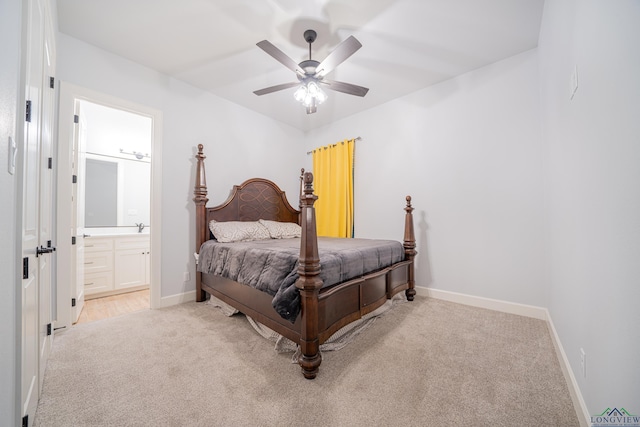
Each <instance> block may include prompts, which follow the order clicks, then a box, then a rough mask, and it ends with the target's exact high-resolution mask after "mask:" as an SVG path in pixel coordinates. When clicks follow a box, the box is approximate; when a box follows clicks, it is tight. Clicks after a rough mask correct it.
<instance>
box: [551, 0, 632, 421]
mask: <svg viewBox="0 0 640 427" xmlns="http://www.w3.org/2000/svg"><path fill="white" fill-rule="evenodd" d="M639 23H640V2H638V1H637V0H617V1H614V2H603V1H598V0H581V1H577V0H572V1H562V2H559V1H547V2H546V3H545V10H544V16H543V25H542V30H541V34H540V44H539V55H540V65H541V67H540V70H541V88H542V100H541V103H542V111H543V112H544V124H545V126H544V134H545V138H546V141H547V147H546V157H547V159H548V163H547V166H546V192H547V200H546V204H547V213H548V234H549V236H550V245H549V250H548V255H549V260H548V262H549V265H550V304H549V310H550V313H551V316H552V318H553V321H554V324H555V326H556V329H557V331H558V334H559V336H560V339H561V341H562V344H563V347H564V349H565V352H566V354H567V357H568V359H569V362H570V363H571V365H572V368H573V373H574V375H575V377H576V379H577V381H578V384H579V386H580V390H581V392H582V395H583V398H584V399H585V402H586V404H587V407H588V411H589V414H590V415H594V414H600V413H602V411H604V410H605V409H606V408H608V407H609V408H614V407H617V408H620V407H624V408H626V409H627V410H628V411H629V412H631V413H632V414H639V413H640V310H639V309H638V302H639V301H640V81H639V78H640V50H639V44H638V42H639V41H640V25H639ZM574 66H577V70H578V84H579V85H578V90H577V92H576V94H575V96H574V98H573V100H571V99H570V96H569V87H570V86H569V82H570V76H571V73H572V71H573V69H574ZM580 348H583V349H584V350H585V352H586V355H587V376H586V378H584V377H583V375H582V372H581V368H580V353H579V351H580Z"/></svg>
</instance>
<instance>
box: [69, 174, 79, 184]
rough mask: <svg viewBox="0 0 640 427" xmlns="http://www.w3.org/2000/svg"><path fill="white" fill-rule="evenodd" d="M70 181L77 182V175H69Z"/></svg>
mask: <svg viewBox="0 0 640 427" xmlns="http://www.w3.org/2000/svg"><path fill="white" fill-rule="evenodd" d="M71 183H72V184H77V183H78V175H73V176H72V177H71Z"/></svg>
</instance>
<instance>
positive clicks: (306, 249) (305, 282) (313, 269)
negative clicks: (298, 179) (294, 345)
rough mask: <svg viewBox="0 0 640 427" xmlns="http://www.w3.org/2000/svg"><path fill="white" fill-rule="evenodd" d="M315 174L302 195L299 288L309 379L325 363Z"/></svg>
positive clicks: (306, 181)
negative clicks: (320, 336)
mask: <svg viewBox="0 0 640 427" xmlns="http://www.w3.org/2000/svg"><path fill="white" fill-rule="evenodd" d="M312 183H313V175H312V174H311V173H310V172H307V173H305V174H304V192H303V193H302V195H301V198H300V208H301V213H300V215H301V222H302V224H301V226H302V235H301V242H300V260H299V263H298V275H299V276H300V277H299V278H298V280H296V287H297V288H298V289H299V290H300V304H301V311H300V314H301V317H302V319H301V320H302V328H301V331H300V332H301V333H300V350H301V354H300V356H299V358H298V363H299V364H300V367H301V368H302V374H303V375H304V377H305V378H307V379H314V378H315V377H316V375H317V373H318V368H319V367H320V363H321V362H322V356H321V354H320V341H319V339H318V291H319V290H320V288H321V287H322V279H320V257H319V255H318V236H317V234H316V212H315V208H314V207H313V204H314V203H315V201H316V200H317V199H318V196H316V195H315V194H313V187H312Z"/></svg>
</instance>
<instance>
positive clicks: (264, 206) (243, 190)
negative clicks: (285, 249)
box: [207, 178, 300, 224]
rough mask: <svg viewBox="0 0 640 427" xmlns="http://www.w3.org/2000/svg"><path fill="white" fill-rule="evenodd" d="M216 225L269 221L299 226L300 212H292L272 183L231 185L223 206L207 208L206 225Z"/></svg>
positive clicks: (256, 180) (260, 180)
mask: <svg viewBox="0 0 640 427" xmlns="http://www.w3.org/2000/svg"><path fill="white" fill-rule="evenodd" d="M212 219H215V220H216V221H257V220H259V219H268V220H272V221H282V222H296V223H298V224H300V211H299V210H297V209H294V208H293V207H292V206H291V204H289V201H288V200H287V196H286V195H285V193H284V191H282V190H281V189H280V188H279V187H278V186H277V185H276V184H275V183H274V182H272V181H269V180H268V179H263V178H252V179H249V180H247V181H245V182H243V183H242V184H240V185H234V186H233V190H232V191H231V194H230V195H229V198H228V199H227V201H226V202H224V203H222V204H221V205H219V206H215V207H213V208H207V224H208V223H209V221H211V220H212Z"/></svg>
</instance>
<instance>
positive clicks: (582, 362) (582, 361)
mask: <svg viewBox="0 0 640 427" xmlns="http://www.w3.org/2000/svg"><path fill="white" fill-rule="evenodd" d="M580 369H581V370H582V377H583V378H587V354H586V353H585V352H584V350H583V349H580Z"/></svg>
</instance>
